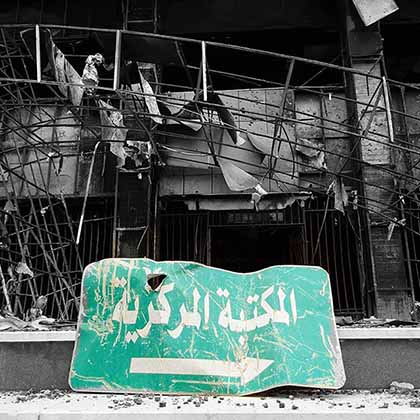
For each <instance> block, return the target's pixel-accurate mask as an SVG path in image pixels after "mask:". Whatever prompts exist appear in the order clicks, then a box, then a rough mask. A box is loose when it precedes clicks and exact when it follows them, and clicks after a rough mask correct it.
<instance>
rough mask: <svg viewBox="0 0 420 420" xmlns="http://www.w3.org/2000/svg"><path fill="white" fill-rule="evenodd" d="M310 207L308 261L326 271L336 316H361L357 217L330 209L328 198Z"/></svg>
mask: <svg viewBox="0 0 420 420" xmlns="http://www.w3.org/2000/svg"><path fill="white" fill-rule="evenodd" d="M316 201H317V200H316ZM310 206H311V207H312V208H311V207H309V209H306V210H305V230H306V238H307V242H306V246H307V256H308V264H310V265H317V266H321V267H323V268H324V269H325V270H326V271H327V272H328V273H329V275H330V280H331V289H332V295H333V300H334V308H335V312H336V314H337V315H355V316H362V315H364V314H365V308H364V301H363V290H362V285H361V280H360V279H361V273H360V269H361V267H360V264H359V260H358V231H359V227H358V226H359V225H358V219H357V217H350V216H349V213H348V212H347V213H346V215H343V214H342V213H340V212H339V211H336V210H335V209H333V208H330V206H329V203H328V199H327V201H325V200H322V202H318V203H317V202H315V203H310ZM353 216H356V214H354V215H353Z"/></svg>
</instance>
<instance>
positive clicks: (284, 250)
mask: <svg viewBox="0 0 420 420" xmlns="http://www.w3.org/2000/svg"><path fill="white" fill-rule="evenodd" d="M304 260H305V259H304V241H303V230H302V228H301V227H283V226H224V227H213V228H211V265H212V266H214V267H219V268H223V269H225V270H231V271H236V272H242V273H246V272H252V271H257V270H261V269H263V268H267V267H270V266H273V265H282V264H283V265H284V264H304V263H305V261H304Z"/></svg>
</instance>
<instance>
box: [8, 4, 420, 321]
mask: <svg viewBox="0 0 420 420" xmlns="http://www.w3.org/2000/svg"><path fill="white" fill-rule="evenodd" d="M397 3H398V5H396V4H395V3H394V1H391V0H374V1H370V2H367V1H362V0H353V1H350V0H348V1H334V0H327V1H326V0H311V1H309V0H295V1H293V2H290V1H287V0H283V1H273V0H263V1H262V2H261V3H259V4H256V3H255V2H253V1H248V0H246V1H241V2H240V3H239V2H234V1H231V0H225V1H218V0H217V1H215V0H212V1H210V0H207V1H200V2H197V1H192V0H177V1H166V0H159V1H158V0H155V1H152V0H150V1H135V0H125V1H123V2H122V3H121V2H120V1H108V2H106V7H105V6H104V2H98V1H97V0H86V1H84V2H81V1H78V0H77V1H71V2H70V1H69V0H62V1H59V2H51V1H45V0H38V1H36V0H27V1H23V0H20V1H18V2H12V1H3V2H2V4H1V5H0V23H1V27H0V31H1V42H0V49H1V51H0V59H1V69H0V95H1V126H0V127H1V131H0V132H1V139H0V145H1V160H0V163H1V171H0V176H1V184H0V200H1V201H0V229H1V232H0V234H1V239H0V240H1V243H0V267H1V271H0V279H1V287H2V296H1V299H2V306H3V308H5V309H6V310H7V311H8V312H9V313H13V314H14V315H16V316H18V317H19V318H25V317H26V318H27V317H28V316H29V317H30V316H31V313H33V312H34V311H35V312H36V310H37V309H39V307H40V306H42V310H43V313H44V314H47V315H49V316H52V317H54V318H57V319H60V320H74V319H75V318H76V316H77V311H78V307H79V292H80V281H81V276H82V272H83V268H84V267H85V266H86V265H87V264H89V263H90V262H93V261H97V260H99V259H103V258H109V257H149V258H152V259H156V260H191V261H197V262H200V263H203V264H208V265H212V266H215V267H220V268H224V269H228V270H232V271H239V272H249V271H256V270H259V269H261V268H264V267H268V266H270V265H277V264H304V265H320V266H322V267H324V268H325V269H326V270H327V271H328V272H329V274H330V278H331V285H332V290H333V297H334V306H335V310H336V314H337V315H349V316H353V317H355V318H362V317H365V316H371V315H375V316H378V317H386V318H399V319H409V318H410V314H411V313H412V312H413V311H414V312H415V308H416V301H417V300H420V277H419V270H420V265H419V263H420V223H419V220H420V219H419V217H420V201H419V197H418V188H419V181H418V175H419V172H418V171H419V167H418V165H419V162H420V143H419V135H420V124H419V121H420V104H419V98H420V90H419V87H418V82H419V80H420V68H419V66H418V61H419V56H418V54H417V52H416V49H415V46H414V45H412V43H413V42H412V41H413V40H415V39H416V37H417V35H418V33H419V32H420V6H419V5H416V4H414V3H415V2H412V1H409V0H398V2H397ZM417 149H419V150H417ZM40 297H42V299H41V302H40Z"/></svg>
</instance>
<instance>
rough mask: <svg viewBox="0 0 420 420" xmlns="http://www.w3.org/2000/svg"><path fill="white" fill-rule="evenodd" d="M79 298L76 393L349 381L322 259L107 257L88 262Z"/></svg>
mask: <svg viewBox="0 0 420 420" xmlns="http://www.w3.org/2000/svg"><path fill="white" fill-rule="evenodd" d="M151 279H152V280H151ZM156 279H157V280H158V281H154V280H156ZM153 282H154V286H153ZM81 303H82V305H81V309H80V316H79V324H78V334H77V339H76V344H75V349H74V354H73V360H72V366H71V371H70V377H69V383H70V386H71V388H72V389H73V390H76V391H95V392H137V391H139V392H140V391H143V392H149V391H150V392H158V393H168V394H196V393H208V394H236V395H238V394H239V395H243V394H251V393H255V392H260V391H263V390H267V389H270V388H274V387H278V386H282V385H293V386H305V387H315V388H333V389H334V388H340V387H342V386H343V384H344V381H345V374H344V369H343V363H342V358H341V351H340V345H339V341H338V338H337V331H336V328H335V322H334V315H333V308H332V299H331V290H330V281H329V276H328V274H327V272H325V271H324V270H323V269H321V268H319V267H308V266H275V267H271V268H267V269H265V270H261V271H257V272H254V273H247V274H240V273H234V272H230V271H225V270H221V269H217V268H212V267H207V266H204V265H201V264H197V263H192V262H155V261H152V260H149V259H106V260H102V261H99V262H96V263H93V264H90V265H89V266H88V267H87V268H86V269H85V272H84V274H83V284H82V299H81Z"/></svg>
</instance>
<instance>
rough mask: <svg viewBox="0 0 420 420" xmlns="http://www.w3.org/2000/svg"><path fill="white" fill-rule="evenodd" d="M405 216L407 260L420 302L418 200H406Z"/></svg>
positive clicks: (419, 215) (419, 207)
mask: <svg viewBox="0 0 420 420" xmlns="http://www.w3.org/2000/svg"><path fill="white" fill-rule="evenodd" d="M406 203H407V207H406V208H405V209H404V213H403V216H404V217H405V220H406V226H407V229H405V231H404V232H403V237H404V242H405V247H404V248H405V260H406V264H407V271H408V274H409V277H410V283H411V287H412V289H413V290H414V296H415V299H416V301H419V300H420V236H419V234H420V206H419V205H418V204H417V200H406Z"/></svg>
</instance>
